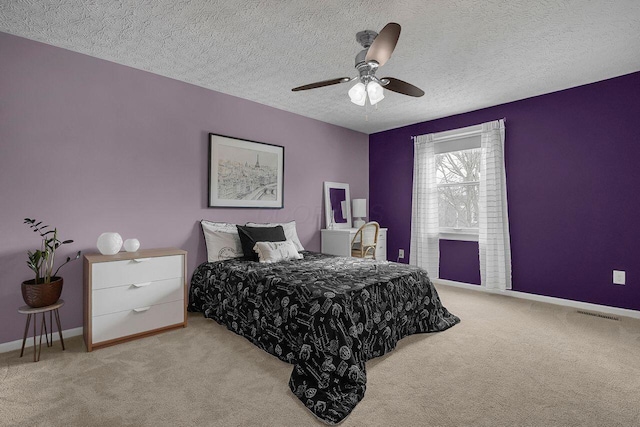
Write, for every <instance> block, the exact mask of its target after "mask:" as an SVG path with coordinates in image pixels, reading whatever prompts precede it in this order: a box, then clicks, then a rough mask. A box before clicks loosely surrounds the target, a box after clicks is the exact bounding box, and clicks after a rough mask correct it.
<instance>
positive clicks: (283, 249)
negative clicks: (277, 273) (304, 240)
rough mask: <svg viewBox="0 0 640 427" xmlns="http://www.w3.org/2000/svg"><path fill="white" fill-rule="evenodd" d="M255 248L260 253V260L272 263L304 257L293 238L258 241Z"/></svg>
mask: <svg viewBox="0 0 640 427" xmlns="http://www.w3.org/2000/svg"><path fill="white" fill-rule="evenodd" d="M253 250H254V251H255V252H256V253H257V254H258V259H259V260H260V262H266V263H272V262H278V261H284V260H287V259H302V258H304V257H303V256H302V254H299V253H298V251H297V250H296V246H295V245H294V243H293V242H292V241H291V240H285V241H284V242H256V244H255V245H254V246H253Z"/></svg>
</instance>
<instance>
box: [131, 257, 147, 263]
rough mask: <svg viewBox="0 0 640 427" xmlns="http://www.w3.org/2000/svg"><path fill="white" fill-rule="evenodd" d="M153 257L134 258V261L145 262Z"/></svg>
mask: <svg viewBox="0 0 640 427" xmlns="http://www.w3.org/2000/svg"><path fill="white" fill-rule="evenodd" d="M150 259H151V258H134V259H133V260H132V261H133V262H145V261H149V260H150Z"/></svg>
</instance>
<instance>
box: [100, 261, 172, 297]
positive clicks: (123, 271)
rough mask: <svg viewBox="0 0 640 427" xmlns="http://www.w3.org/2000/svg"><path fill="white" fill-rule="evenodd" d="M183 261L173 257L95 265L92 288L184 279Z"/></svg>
mask: <svg viewBox="0 0 640 427" xmlns="http://www.w3.org/2000/svg"><path fill="white" fill-rule="evenodd" d="M183 259H184V257H183V256H181V255H173V256H163V257H152V258H135V259H130V260H123V261H113V262H100V263H95V264H93V265H92V284H91V286H92V288H93V289H94V290H95V289H101V288H110V287H114V286H122V285H131V284H134V283H144V282H154V281H157V280H163V279H172V278H176V277H182V274H183V273H182V272H183V265H182V261H183Z"/></svg>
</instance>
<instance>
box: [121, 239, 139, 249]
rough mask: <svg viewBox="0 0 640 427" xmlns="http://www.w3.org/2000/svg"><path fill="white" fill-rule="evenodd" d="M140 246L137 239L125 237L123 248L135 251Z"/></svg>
mask: <svg viewBox="0 0 640 427" xmlns="http://www.w3.org/2000/svg"><path fill="white" fill-rule="evenodd" d="M139 248H140V241H139V240H138V239H127V240H125V241H124V250H125V251H127V252H135V251H137V250H138V249H139Z"/></svg>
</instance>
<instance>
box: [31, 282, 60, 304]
mask: <svg viewBox="0 0 640 427" xmlns="http://www.w3.org/2000/svg"><path fill="white" fill-rule="evenodd" d="M42 280H44V279H42ZM35 281H36V280H35V279H31V280H27V281H24V282H22V298H23V299H24V302H26V303H27V305H28V306H29V307H33V308H38V307H46V306H48V305H52V304H55V303H56V301H58V300H59V299H60V294H62V283H63V280H62V277H52V278H51V282H50V283H38V284H36V283H35Z"/></svg>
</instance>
